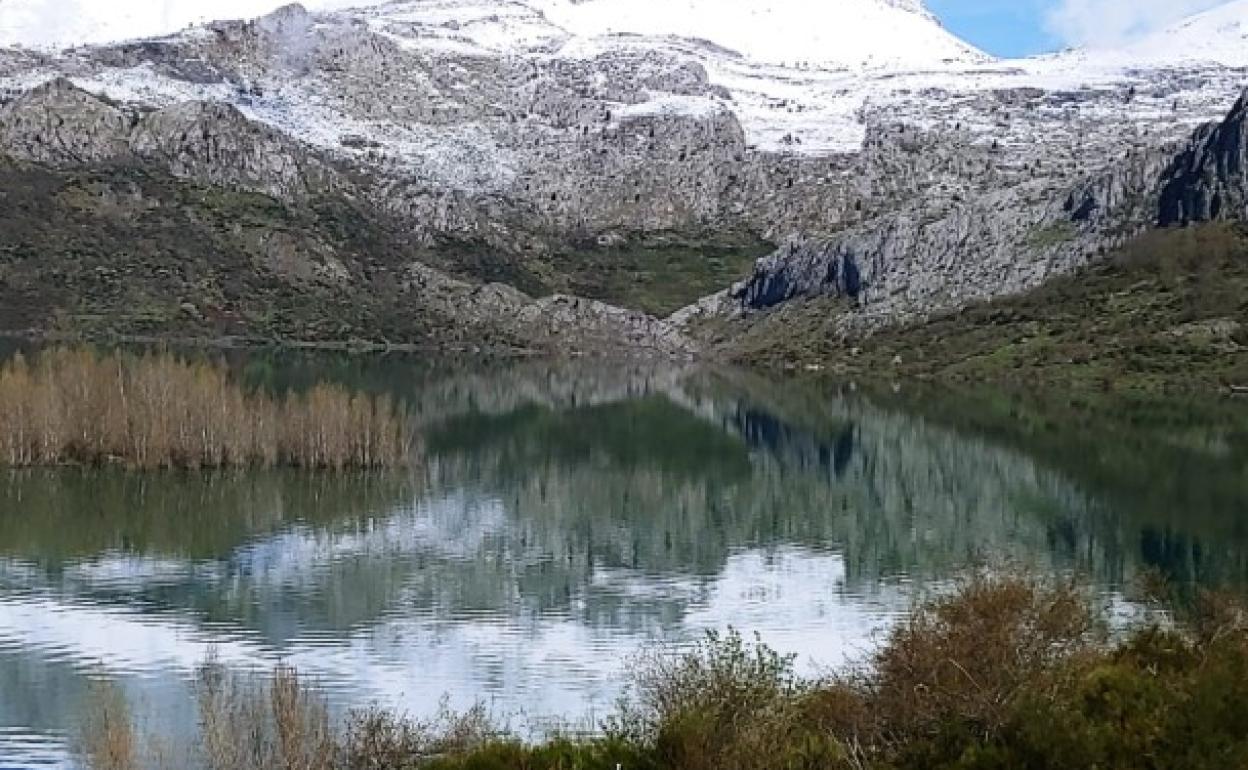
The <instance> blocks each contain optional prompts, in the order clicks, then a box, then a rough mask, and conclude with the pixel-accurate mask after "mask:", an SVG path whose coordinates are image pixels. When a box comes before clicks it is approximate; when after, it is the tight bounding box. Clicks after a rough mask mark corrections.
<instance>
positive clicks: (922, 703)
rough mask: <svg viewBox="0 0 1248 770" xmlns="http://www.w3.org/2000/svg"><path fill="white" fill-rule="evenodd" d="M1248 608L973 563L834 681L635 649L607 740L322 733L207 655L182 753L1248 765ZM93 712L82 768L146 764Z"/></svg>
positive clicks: (403, 761)
mask: <svg viewBox="0 0 1248 770" xmlns="http://www.w3.org/2000/svg"><path fill="white" fill-rule="evenodd" d="M1246 618H1248V616H1246V614H1245V611H1244V609H1243V606H1242V605H1240V604H1237V603H1235V602H1232V601H1227V600H1218V601H1214V600H1206V601H1204V602H1202V603H1201V604H1200V605H1199V606H1198V607H1197V608H1196V609H1195V610H1193V611H1191V612H1187V613H1185V614H1184V616H1183V617H1180V618H1169V619H1166V620H1164V621H1156V622H1150V623H1148V624H1145V625H1142V626H1140V627H1138V628H1135V629H1133V630H1131V631H1129V632H1126V633H1121V634H1118V635H1117V636H1114V635H1112V634H1111V633H1110V632H1109V631H1108V630H1107V629H1106V627H1105V625H1106V624H1105V623H1104V618H1103V617H1102V614H1101V613H1099V612H1097V611H1095V610H1094V609H1093V607H1092V605H1091V603H1090V602H1089V601H1087V599H1086V597H1085V596H1084V595H1083V594H1082V593H1081V592H1080V591H1079V590H1078V589H1077V588H1076V587H1074V586H1072V585H1069V584H1060V585H1053V584H1048V583H1041V582H1038V581H1034V580H1028V579H1022V578H1017V577H1000V576H995V577H994V576H976V577H973V578H971V579H968V580H967V581H965V582H964V584H963V585H962V586H961V587H960V588H959V590H957V591H956V592H954V593H952V594H951V595H949V596H945V597H942V598H938V599H935V600H933V601H930V602H928V603H926V604H924V605H922V606H919V607H917V608H916V609H915V610H914V611H913V612H912V613H911V614H910V616H909V617H907V618H906V619H905V620H903V621H902V622H901V623H899V624H898V625H897V626H896V627H895V628H894V629H893V630H892V632H891V633H890V634H889V635H888V637H887V638H886V640H885V642H884V643H883V644H882V645H881V647H880V649H879V650H878V651H877V652H876V653H874V654H873V655H872V656H871V657H870V658H869V659H868V660H866V661H864V662H863V663H862V664H861V665H858V666H855V667H850V668H848V669H846V670H844V671H841V672H838V673H836V674H834V675H832V676H829V677H826V678H821V679H806V678H802V677H800V676H798V675H797V674H796V672H795V670H794V666H793V664H794V661H793V659H792V658H789V657H785V656H782V655H779V654H777V653H776V652H774V651H772V650H770V649H769V648H767V647H766V646H765V645H763V644H761V643H759V642H754V643H748V642H747V641H746V640H744V639H743V638H742V637H741V635H740V634H738V633H736V632H729V633H727V634H724V635H717V634H712V635H709V636H707V637H706V638H705V639H704V640H703V641H701V642H700V643H698V644H697V645H695V646H694V647H693V648H691V649H689V650H686V651H684V652H682V653H671V652H668V651H663V650H652V651H649V652H646V653H645V654H643V655H642V656H641V658H640V659H639V660H638V662H637V665H636V666H634V667H633V670H634V671H635V673H634V675H633V678H632V680H631V681H630V683H629V687H628V689H627V694H626V696H625V697H624V699H623V700H622V702H621V704H620V705H619V707H618V709H617V710H616V713H615V714H614V715H613V716H612V717H611V718H610V719H608V720H607V722H606V723H605V724H604V725H603V731H602V734H601V735H600V736H599V737H595V738H588V739H569V738H553V739H550V740H547V741H545V742H542V743H537V744H532V743H525V742H522V741H519V740H517V739H515V738H514V737H512V736H510V735H507V734H505V733H504V732H503V731H501V730H499V729H498V728H497V727H495V726H494V725H492V724H491V723H490V720H489V719H488V718H487V715H486V714H485V713H484V712H483V711H482V710H480V709H476V710H473V711H470V712H469V713H467V714H453V713H450V712H446V713H444V714H442V715H440V716H439V717H438V718H436V719H434V720H431V721H429V722H415V721H411V720H406V719H402V718H399V717H396V716H394V715H391V714H388V713H386V712H383V711H370V712H367V713H364V714H356V715H353V716H352V717H351V719H350V720H349V723H348V725H347V726H346V728H345V729H344V730H342V731H341V734H339V735H337V737H335V738H334V739H333V740H332V741H329V740H328V739H327V733H326V731H325V729H324V728H323V726H324V725H325V724H326V721H325V717H324V714H325V713H326V712H325V710H324V705H323V702H321V701H320V699H319V698H318V697H317V696H316V695H315V694H314V693H312V691H310V690H308V689H307V688H305V687H303V686H302V685H300V684H299V680H298V678H297V676H296V675H295V674H294V673H293V672H291V671H289V670H287V669H281V670H279V671H278V675H277V677H276V678H275V684H273V685H269V686H267V687H268V689H267V690H266V689H265V687H258V686H249V687H238V686H233V687H223V686H222V684H221V680H220V677H221V674H220V672H219V671H217V670H216V669H213V668H211V667H206V668H205V677H204V684H203V685H201V687H203V688H204V690H205V693H206V695H205V697H204V698H202V699H201V701H202V702H201V708H202V707H204V705H205V704H208V706H209V707H208V708H202V710H204V711H205V716H204V717H203V719H202V720H201V722H202V723H203V726H204V727H205V729H206V730H207V732H208V733H209V735H208V736H207V738H208V739H207V740H201V744H202V745H203V746H205V747H209V751H208V752H207V755H206V756H201V757H198V758H193V759H192V760H191V762H192V764H195V763H197V764H199V765H200V766H204V767H209V768H213V770H216V768H219V767H223V765H222V764H221V762H220V759H221V758H220V757H217V758H216V759H215V760H214V757H213V756H212V751H211V746H213V745H215V744H214V741H213V740H211V738H212V728H213V726H214V725H218V727H217V728H216V729H218V730H219V729H220V728H219V725H220V724H222V723H228V722H229V721H230V719H229V718H223V717H222V715H226V717H228V715H231V714H234V715H245V720H244V722H245V724H247V725H249V726H250V733H249V736H250V737H249V740H248V741H247V742H246V743H245V745H246V746H254V747H255V749H256V756H254V757H249V756H233V755H231V756H230V757H229V758H228V764H229V765H230V766H232V767H247V768H257V769H258V770H259V769H261V768H270V767H272V768H281V769H282V770H294V769H295V768H301V769H302V768H306V770H320V768H326V769H327V770H328V769H330V768H346V769H348V770H407V769H409V768H413V769H414V768H421V769H424V768H429V769H431V770H616V768H624V769H625V770H722V769H730V770H807V769H810V770H814V769H815V768H847V769H850V770H853V769H858V768H876V769H878V770H908V769H910V768H913V769H914V770H920V769H921V770H931V769H941V768H948V769H949V770H954V769H959V770H961V769H966V770H972V769H974V770H989V769H997V768H999V769H1001V770H1004V769H1005V768H1011V769H1013V768H1027V769H1029V770H1030V769H1033V768H1034V769H1037V770H1042V769H1043V770H1047V769H1048V768H1052V769H1053V770H1057V769H1058V768H1062V769H1066V768H1083V767H1088V768H1099V769H1101V770H1113V769H1115V768H1150V769H1151V768H1157V769H1159V770H1160V769H1162V768H1218V769H1221V768H1248V619H1246ZM214 672H216V673H214ZM229 693H233V694H234V695H233V699H235V700H237V699H240V698H241V703H231V702H230V699H229V698H227V699H226V700H223V699H222V698H223V694H229ZM86 723H87V724H89V725H103V727H102V728H101V729H104V730H106V733H105V734H103V735H97V736H94V737H93V736H90V735H88V736H86V738H85V739H84V741H83V745H84V747H86V751H87V753H88V755H89V756H88V759H89V760H91V765H92V767H94V768H97V769H98V770H104V769H107V770H127V769H128V768H129V767H138V766H141V765H142V762H141V761H140V760H138V759H131V758H132V757H138V756H141V754H142V752H141V751H140V750H139V749H137V748H134V747H135V746H137V745H138V742H137V741H136V740H135V739H133V737H132V735H131V734H129V733H128V732H127V730H128V727H127V725H128V722H127V721H126V720H125V718H124V716H123V710H122V709H121V708H120V707H119V706H118V704H117V703H116V701H115V699H114V700H110V701H109V702H108V713H107V718H100V717H97V718H95V719H88V720H86ZM131 732H132V731H131ZM305 738H306V739H307V740H310V741H313V742H314V744H315V745H314V746H313V747H312V750H309V748H308V747H307V746H304V745H302V742H303V741H304V739H305ZM227 745H228V746H229V747H230V750H231V751H234V750H235V749H236V748H237V747H238V745H239V744H238V743H237V742H230V743H228V744H227ZM117 747H121V749H124V750H119V749H118V748H117ZM149 753H150V752H149ZM201 753H203V752H202V751H201ZM119 758H120V759H119ZM127 762H129V763H130V764H126V763H127ZM179 766H183V765H179Z"/></svg>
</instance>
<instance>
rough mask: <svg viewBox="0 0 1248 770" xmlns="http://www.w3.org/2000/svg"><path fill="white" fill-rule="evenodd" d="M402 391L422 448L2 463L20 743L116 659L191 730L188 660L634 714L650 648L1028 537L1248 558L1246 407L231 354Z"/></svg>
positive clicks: (878, 617)
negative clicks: (387, 456)
mask: <svg viewBox="0 0 1248 770" xmlns="http://www.w3.org/2000/svg"><path fill="white" fill-rule="evenodd" d="M231 365H232V366H234V367H235V368H236V369H237V372H238V375H239V376H241V377H244V378H246V379H247V380H248V381H249V382H252V383H254V384H256V385H267V386H271V387H276V388H286V387H303V386H306V385H307V384H310V383H312V382H315V381H316V380H318V379H322V378H328V379H333V380H336V381H340V382H346V383H349V384H351V385H353V386H356V387H359V388H364V389H369V390H374V391H376V390H388V391H391V392H393V393H395V394H396V395H399V396H401V397H402V398H403V399H404V400H405V401H406V402H407V404H408V405H409V406H410V408H411V409H412V410H413V411H414V412H415V413H416V414H417V415H418V416H419V419H420V422H421V424H422V425H423V426H424V427H423V431H424V437H425V441H426V444H427V447H426V453H427V459H426V462H425V464H424V465H423V467H422V468H420V469H419V470H418V471H416V472H414V473H412V474H403V475H397V476H396V475H373V476H363V475H350V476H338V477H334V476H309V475H304V474H299V473H276V472H274V473H247V474H216V475H188V474H154V475H137V474H128V473H125V472H122V471H114V470H108V471H78V470H58V471H41V472H22V473H7V472H0V768H3V770H10V769H11V768H23V769H24V768H31V767H42V766H65V765H68V764H69V759H68V757H69V747H70V746H71V744H72V741H73V739H74V735H75V730H76V727H75V721H76V719H77V717H78V715H79V714H80V712H81V705H82V703H83V700H84V698H85V697H86V695H87V692H88V687H89V683H90V681H91V680H92V679H93V678H96V677H107V678H110V679H113V680H115V681H117V682H118V683H119V684H120V686H121V687H123V688H124V690H125V691H126V693H127V694H128V695H129V696H130V698H131V699H132V701H133V702H134V703H135V704H137V710H138V712H139V714H140V715H141V716H142V719H143V723H144V726H145V727H147V728H149V729H152V730H155V731H158V732H168V733H171V734H174V735H185V734H186V732H187V731H188V730H189V729H190V727H191V726H192V725H193V724H194V719H195V712H194V705H193V700H192V694H191V693H192V681H193V676H194V671H195V667H196V666H197V664H199V663H200V662H202V661H203V660H204V659H205V657H206V656H207V655H208V653H209V651H213V652H214V654H215V655H217V656H218V657H219V658H220V660H221V661H222V662H224V663H226V664H228V665H230V666H234V667H238V668H240V669H257V670H268V669H270V668H271V667H272V665H273V664H274V663H275V662H277V661H279V660H284V661H288V662H290V663H293V664H294V665H296V666H298V667H299V668H300V669H301V670H302V671H303V672H305V673H307V674H309V675H310V676H312V677H313V678H314V679H315V680H316V681H317V682H319V683H320V685H321V686H322V687H323V688H324V689H325V691H326V692H327V693H328V695H329V697H330V699H331V701H332V703H333V704H334V706H335V707H336V708H338V709H346V708H350V707H353V706H365V705H369V704H374V703H376V704H382V705H385V706H389V707H393V708H396V709H399V710H402V711H406V712H409V713H411V714H414V715H422V714H428V713H431V712H433V711H435V710H436V709H437V707H438V704H439V701H440V700H441V699H442V698H443V697H444V696H446V697H449V699H450V702H451V703H452V704H453V705H456V706H459V707H464V706H467V705H471V704H472V703H474V702H476V701H478V700H481V701H484V702H485V703H487V704H488V705H489V706H490V707H491V709H492V710H493V711H494V712H495V713H496V714H499V715H504V716H509V717H510V721H511V724H512V726H513V727H515V728H516V729H518V730H520V731H526V730H536V729H540V727H541V726H542V725H543V724H545V723H546V720H548V719H552V718H559V719H571V720H584V719H592V718H595V717H601V716H603V715H604V714H605V713H606V712H608V711H609V710H610V708H611V706H612V703H613V700H614V698H615V697H616V696H617V694H618V691H619V685H620V682H621V677H622V671H623V669H624V668H625V666H626V664H627V660H628V657H629V656H630V655H631V654H633V653H635V652H636V651H638V650H639V649H641V648H642V647H643V646H644V645H646V644H647V643H648V642H651V641H653V640H671V641H675V642H679V641H681V640H688V639H691V638H694V637H696V636H698V635H699V634H700V633H701V632H702V631H703V630H705V629H722V628H725V627H726V626H729V625H734V626H736V627H738V628H740V629H743V630H745V631H747V632H755V631H756V632H758V633H759V634H761V636H762V638H763V639H764V640H765V641H767V642H769V643H770V644H772V645H773V646H775V647H777V648H779V649H781V650H783V651H785V652H792V653H796V654H798V655H799V656H800V661H801V665H802V666H803V667H804V668H805V669H807V670H813V669H816V668H817V667H819V666H826V665H834V664H836V663H838V662H841V661H843V660H845V659H846V658H847V657H853V656H856V655H860V654H861V653H862V651H863V650H866V649H869V647H870V646H871V644H872V642H873V640H874V639H876V638H878V634H879V631H880V630H881V629H884V628H887V626H888V624H889V622H890V620H891V619H893V618H895V617H896V615H897V613H899V612H901V611H903V610H904V609H905V608H906V607H907V606H908V605H909V604H910V602H912V601H913V600H914V598H915V597H916V596H917V595H919V594H921V593H922V592H923V591H925V590H930V589H931V588H932V587H933V586H939V585H941V584H943V583H945V582H947V581H948V580H949V579H950V578H951V577H952V576H954V575H956V574H957V573H958V572H959V570H963V569H965V568H966V567H967V565H970V564H974V563H976V562H980V561H983V560H997V559H1003V558H1008V559H1011V560H1014V561H1017V562H1020V563H1023V564H1027V565H1030V566H1034V567H1036V568H1038V569H1040V570H1044V571H1049V572H1070V571H1075V572H1079V573H1081V574H1083V575H1085V576H1087V577H1088V578H1089V579H1091V580H1092V581H1094V582H1095V584H1096V585H1097V586H1099V587H1100V589H1101V590H1102V591H1103V592H1104V593H1105V595H1106V596H1107V597H1119V598H1121V597H1123V596H1129V586H1130V585H1131V580H1132V578H1133V576H1134V575H1136V574H1138V573H1139V572H1140V571H1142V570H1145V569H1160V570H1162V571H1164V572H1165V573H1167V574H1168V575H1170V576H1171V577H1172V578H1173V579H1174V580H1176V582H1178V583H1179V584H1180V585H1186V586H1194V585H1197V584H1202V583H1206V584H1226V585H1232V586H1242V585H1245V584H1246V583H1248V404H1245V403H1242V402H1234V401H1230V400H1222V401H1219V400H1214V399H1211V400H1209V401H1207V402H1203V403H1186V402H1180V403H1175V402H1170V403H1165V404H1162V403H1158V402H1146V401H1129V400H1120V399H1114V398H1110V397H1097V398H1089V399H1082V400H1079V401H1074V402H1072V400H1071V399H1069V398H1045V397H1037V396H1008V395H1005V394H1000V393H972V394H965V395H952V394H935V393H929V392H922V391H917V390H914V389H911V388H903V389H898V390H894V389H885V390H884V391H883V392H882V393H874V392H873V393H868V392H867V391H866V390H865V389H862V390H859V389H852V388H849V387H836V386H831V385H816V384H811V383H806V382H801V381H789V382H785V381H769V380H766V379H763V378H761V377H759V376H757V375H753V374H747V373H743V372H736V371H725V370H707V369H700V368H696V367H690V368H681V367H679V366H672V365H644V364H635V365H606V364H603V363H601V362H583V363H565V364H549V363H540V362H529V363H520V364H480V365H472V366H467V365H462V364H461V365H457V366H442V365H438V364H435V363H428V362H419V361H416V360H414V359H404V358H398V359H382V358H348V357H334V356H293V355H292V356H287V357H284V358H273V357H259V356H257V357H245V356H241V355H240V356H235V357H233V358H231Z"/></svg>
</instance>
